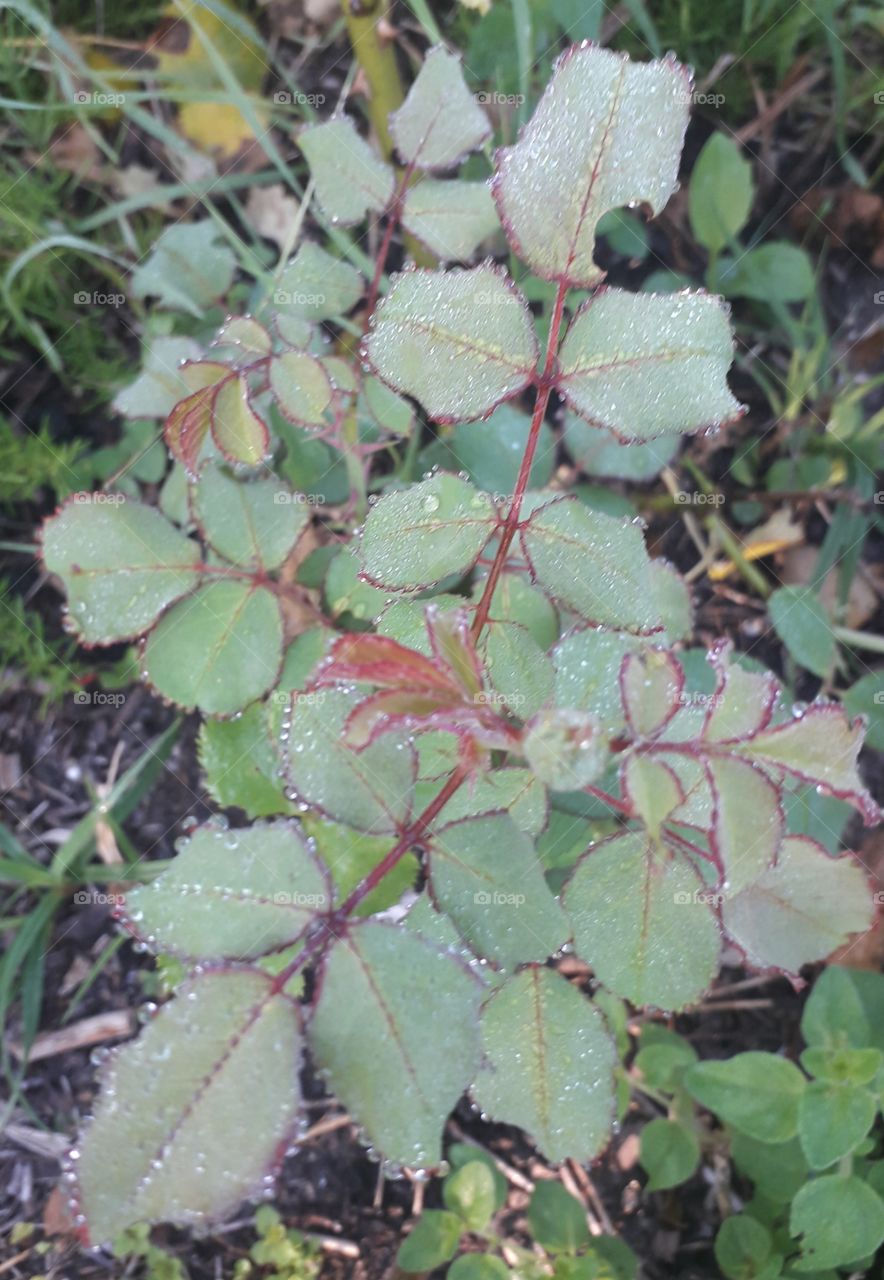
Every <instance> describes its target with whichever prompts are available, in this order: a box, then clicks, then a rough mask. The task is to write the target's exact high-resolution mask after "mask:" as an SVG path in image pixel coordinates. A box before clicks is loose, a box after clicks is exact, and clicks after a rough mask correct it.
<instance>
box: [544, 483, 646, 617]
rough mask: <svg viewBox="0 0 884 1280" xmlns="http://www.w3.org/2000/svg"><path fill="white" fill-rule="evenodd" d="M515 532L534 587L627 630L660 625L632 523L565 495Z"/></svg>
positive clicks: (640, 543)
mask: <svg viewBox="0 0 884 1280" xmlns="http://www.w3.org/2000/svg"><path fill="white" fill-rule="evenodd" d="M520 536H521V539H522V546H523V549H524V552H525V555H526V557H527V558H528V561H529V563H530V565H531V568H532V571H533V573H534V577H535V578H536V580H537V582H538V583H539V585H540V586H541V587H542V588H543V589H544V590H545V591H548V592H549V594H550V595H551V596H554V597H555V598H556V599H559V600H562V601H563V602H564V603H565V604H567V605H568V606H569V607H570V608H572V609H574V610H575V611H576V612H577V613H579V614H580V616H581V617H583V618H587V619H590V620H591V621H593V622H595V623H605V622H607V623H610V624H612V625H614V626H616V627H622V628H623V629H624V630H628V631H632V630H635V631H654V630H656V629H657V628H659V626H660V615H659V610H658V607H657V604H656V601H655V599H654V592H653V590H652V586H651V578H650V560H649V558H648V553H647V550H646V548H645V543H644V539H643V537H642V535H641V531H640V530H639V529H638V528H636V526H635V525H634V524H631V523H629V522H626V521H623V520H616V519H614V518H613V517H611V516H606V515H602V514H601V512H598V511H590V510H589V508H587V507H585V506H583V504H582V503H581V502H579V501H578V499H576V498H570V497H566V498H557V499H554V500H553V501H552V502H549V503H547V504H546V505H545V506H542V507H540V508H539V509H538V510H536V511H534V512H533V513H532V515H531V517H530V519H529V520H528V522H527V524H526V525H525V526H524V528H523V529H522V531H521V535H520Z"/></svg>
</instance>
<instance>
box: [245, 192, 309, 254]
mask: <svg viewBox="0 0 884 1280" xmlns="http://www.w3.org/2000/svg"><path fill="white" fill-rule="evenodd" d="M300 207H301V206H300V205H299V204H298V201H297V200H296V199H295V198H294V196H291V195H287V194H286V190H285V187H284V186H283V185H282V183H281V182H274V183H273V184H272V185H271V186H269V187H252V189H251V190H250V191H249V198H248V200H247V201H246V205H245V215H246V220H247V221H248V223H249V225H250V226H251V227H254V229H255V231H257V233H258V235H259V236H263V237H264V239H265V240H272V241H273V242H274V243H275V244H278V245H279V247H280V248H282V247H283V246H284V245H287V244H288V236H289V234H290V232H291V228H292V223H293V222H294V221H295V219H296V218H297V216H298V213H299V212H300Z"/></svg>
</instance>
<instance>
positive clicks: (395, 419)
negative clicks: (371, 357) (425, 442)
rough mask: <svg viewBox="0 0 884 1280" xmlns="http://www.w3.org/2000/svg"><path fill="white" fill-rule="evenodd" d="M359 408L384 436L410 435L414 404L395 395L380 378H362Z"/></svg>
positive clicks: (412, 427) (412, 425)
mask: <svg viewBox="0 0 884 1280" xmlns="http://www.w3.org/2000/svg"><path fill="white" fill-rule="evenodd" d="M359 407H360V409H361V410H362V412H363V413H364V414H366V415H368V416H370V418H371V419H372V421H373V422H374V423H376V424H377V426H378V427H379V428H380V430H381V433H382V434H383V435H385V436H410V435H411V433H412V431H413V429H414V405H413V404H411V403H410V402H409V401H408V400H403V398H402V396H397V394H396V392H395V391H391V390H390V388H389V387H388V386H387V385H386V383H384V382H381V380H380V378H372V377H370V376H368V375H366V376H365V377H364V378H363V379H362V398H361V400H360V405H359Z"/></svg>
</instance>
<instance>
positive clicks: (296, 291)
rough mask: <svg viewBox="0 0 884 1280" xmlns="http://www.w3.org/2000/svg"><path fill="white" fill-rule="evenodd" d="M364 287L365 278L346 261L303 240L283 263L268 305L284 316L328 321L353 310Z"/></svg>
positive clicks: (310, 241) (311, 242) (309, 241)
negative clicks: (287, 260) (296, 250)
mask: <svg viewBox="0 0 884 1280" xmlns="http://www.w3.org/2000/svg"><path fill="white" fill-rule="evenodd" d="M364 289H365V281H364V280H363V278H362V276H361V275H360V274H359V272H358V271H356V270H355V268H354V267H351V266H350V264H349V262H342V261H341V259H340V258H333V257H332V255H331V254H330V253H326V251H325V249H320V247H319V245H318V244H314V243H313V241H312V240H305V241H304V243H303V244H302V245H301V247H300V249H299V250H298V252H297V253H296V254H295V256H294V257H293V258H292V260H291V261H290V262H288V263H286V266H285V270H284V271H283V273H282V275H281V276H280V278H279V282H278V284H277V285H276V288H275V289H274V290H273V293H272V294H271V296H270V298H269V299H268V304H267V305H268V306H270V307H272V309H273V310H274V311H276V312H277V313H278V314H279V315H281V316H285V317H286V318H295V319H302V320H311V321H318V320H330V319H332V317H335V316H345V315H346V314H347V312H348V311H352V309H353V307H355V305H356V303H357V302H358V301H359V299H360V298H361V297H362V294H363V291H364ZM294 345H297V344H294Z"/></svg>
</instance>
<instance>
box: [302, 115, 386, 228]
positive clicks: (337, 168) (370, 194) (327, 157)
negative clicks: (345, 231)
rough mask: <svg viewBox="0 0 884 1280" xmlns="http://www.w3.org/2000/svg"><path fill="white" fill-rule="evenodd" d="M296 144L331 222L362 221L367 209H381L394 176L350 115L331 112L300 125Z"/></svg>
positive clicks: (345, 223)
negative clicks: (328, 117)
mask: <svg viewBox="0 0 884 1280" xmlns="http://www.w3.org/2000/svg"><path fill="white" fill-rule="evenodd" d="M298 144H299V146H300V148H301V150H302V151H303V152H304V155H305V156H306V157H307V163H308V164H309V166H310V174H311V176H312V178H313V182H314V184H315V188H316V199H317V200H318V201H319V204H320V205H321V207H322V209H323V211H324V212H325V213H326V214H327V215H328V216H329V218H331V220H332V222H339V223H342V224H343V225H344V226H348V225H351V224H352V223H354V222H361V221H362V219H363V218H364V217H365V215H366V213H367V212H368V211H369V209H372V210H374V211H375V212H381V211H382V210H384V209H385V208H386V207H387V205H388V204H389V202H390V199H391V197H392V195H393V188H394V186H395V181H396V180H395V176H394V174H393V170H392V169H391V168H390V166H389V165H388V164H385V163H384V162H383V160H381V159H380V157H379V156H378V155H377V154H376V153H375V151H374V150H373V148H372V147H370V146H369V144H368V143H367V142H366V141H365V139H364V138H363V137H362V136H361V135H360V134H359V133H357V131H356V127H355V125H354V124H353V121H352V120H351V119H350V118H349V116H344V115H340V116H333V117H332V119H331V120H326V121H325V122H324V123H322V124H313V125H310V126H308V127H307V128H306V129H302V130H301V132H300V134H299V135H298Z"/></svg>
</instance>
